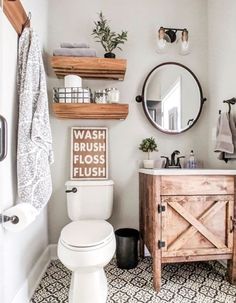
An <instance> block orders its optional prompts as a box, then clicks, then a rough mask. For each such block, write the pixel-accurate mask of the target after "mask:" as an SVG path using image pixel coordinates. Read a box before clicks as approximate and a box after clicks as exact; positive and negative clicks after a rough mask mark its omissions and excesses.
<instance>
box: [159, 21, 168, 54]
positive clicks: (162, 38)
mask: <svg viewBox="0 0 236 303" xmlns="http://www.w3.org/2000/svg"><path fill="white" fill-rule="evenodd" d="M166 51H167V41H166V40H165V30H164V28H163V27H161V28H160V29H159V31H158V37H157V52H158V53H161V54H163V53H165V52H166Z"/></svg>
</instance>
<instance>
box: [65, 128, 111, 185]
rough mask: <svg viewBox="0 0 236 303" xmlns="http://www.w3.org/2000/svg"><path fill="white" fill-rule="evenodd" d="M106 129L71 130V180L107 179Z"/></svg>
mask: <svg viewBox="0 0 236 303" xmlns="http://www.w3.org/2000/svg"><path fill="white" fill-rule="evenodd" d="M107 146H108V129H107V128H105V127H72V128H71V179H72V180H78V179H80V180H81V179H90V180H96V179H107V178H108V150H107Z"/></svg>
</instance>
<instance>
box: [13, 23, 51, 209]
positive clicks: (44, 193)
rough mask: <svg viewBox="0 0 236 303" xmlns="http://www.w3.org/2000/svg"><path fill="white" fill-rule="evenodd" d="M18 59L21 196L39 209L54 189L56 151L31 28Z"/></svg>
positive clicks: (37, 45) (41, 64)
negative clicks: (52, 173) (53, 145)
mask: <svg viewBox="0 0 236 303" xmlns="http://www.w3.org/2000/svg"><path fill="white" fill-rule="evenodd" d="M18 62H19V63H18V64H19V67H18V92H19V122H18V146H17V179H18V180H17V181H18V197H19V202H25V203H30V204H31V205H32V206H33V207H35V208H36V209H37V210H38V212H39V211H40V210H41V209H42V208H43V207H44V206H45V205H46V204H47V202H48V200H49V198H50V196H51V192H52V183H51V174H50V167H49V165H50V164H51V163H53V151H52V136H51V129H50V123H49V113H48V98H47V87H46V76H45V71H44V66H43V61H42V55H41V51H40V45H39V41H38V37H37V35H36V33H35V32H34V31H33V30H32V29H30V28H25V29H24V31H23V33H22V35H21V37H20V40H19V58H18Z"/></svg>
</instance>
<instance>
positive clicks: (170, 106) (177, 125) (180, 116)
mask: <svg viewBox="0 0 236 303" xmlns="http://www.w3.org/2000/svg"><path fill="white" fill-rule="evenodd" d="M136 100H137V101H142V103H143V108H144V112H145V114H146V116H147V118H148V119H149V121H150V122H151V123H152V124H153V125H154V126H155V127H156V128H157V129H159V130H160V131H162V132H165V133H170V134H179V133H182V132H184V131H186V130H188V129H189V128H191V127H192V126H193V125H194V124H195V123H196V121H197V120H198V118H199V116H200V114H201V110H202V105H203V103H204V101H205V100H206V99H203V94H202V88H201V86H200V83H199V81H198V79H197V77H196V76H195V75H194V73H193V72H192V71H191V70H190V69H189V68H187V67H186V66H184V65H181V64H179V63H175V62H168V63H163V64H160V65H158V66H156V67H155V68H154V69H153V70H152V71H151V72H150V73H149V74H148V76H147V78H146V80H145V82H144V86H143V91H142V97H140V96H139V97H137V99H136Z"/></svg>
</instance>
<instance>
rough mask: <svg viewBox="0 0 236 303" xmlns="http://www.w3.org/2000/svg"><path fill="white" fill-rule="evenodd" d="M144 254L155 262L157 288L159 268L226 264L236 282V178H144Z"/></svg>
mask: <svg viewBox="0 0 236 303" xmlns="http://www.w3.org/2000/svg"><path fill="white" fill-rule="evenodd" d="M139 180H140V181H139V191H140V192H139V196H140V234H141V240H140V252H141V256H144V245H146V246H147V248H148V250H149V252H150V254H151V256H152V258H153V283H154V288H155V290H157V291H159V290H160V287H161V264H163V263H176V262H190V261H207V260H228V272H229V278H230V281H231V282H232V283H235V282H236V232H235V231H234V225H235V220H234V218H236V207H235V204H236V203H235V176H222V175H221V176H214V175H207V176H203V175H202V176H201V175H200V176H199V175H197V176H195V175H193V176H183V175H181V176H179V175H175V176H170V175H168V176H166V175H165V176H158V175H148V174H144V173H140V176H139Z"/></svg>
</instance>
